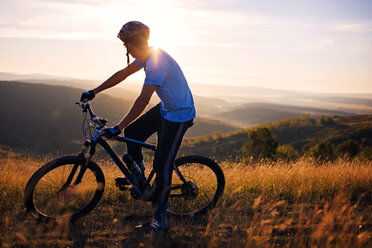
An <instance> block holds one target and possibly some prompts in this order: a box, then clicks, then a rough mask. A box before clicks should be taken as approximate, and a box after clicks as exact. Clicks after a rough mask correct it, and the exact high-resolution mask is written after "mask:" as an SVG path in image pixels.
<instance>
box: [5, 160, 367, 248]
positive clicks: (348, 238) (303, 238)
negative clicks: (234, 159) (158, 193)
mask: <svg viewBox="0 0 372 248" xmlns="http://www.w3.org/2000/svg"><path fill="white" fill-rule="evenodd" d="M44 162H45V161H34V160H30V159H27V158H20V157H19V156H18V155H16V154H13V155H12V154H10V155H9V156H8V157H7V158H4V159H2V160H1V161H0V175H1V180H0V199H1V203H0V213H1V219H0V233H1V234H0V247H72V246H75V247H82V246H85V247H151V246H156V243H153V240H152V239H151V237H150V236H149V235H142V236H138V234H134V233H133V232H132V228H133V226H135V225H137V224H139V223H141V222H143V221H145V220H146V219H147V218H148V217H149V216H150V215H151V206H150V205H149V204H148V203H145V202H141V201H138V200H133V199H131V197H130V196H129V195H128V193H126V192H121V191H119V190H117V189H116V187H115V185H114V178H115V177H116V176H118V175H120V172H119V171H118V170H117V169H116V168H114V167H112V166H111V165H110V164H108V163H107V162H104V161H103V162H102V161H101V162H100V163H99V164H100V165H101V166H102V168H103V170H104V172H105V178H106V188H105V193H104V197H103V199H102V200H101V202H100V203H99V205H98V207H97V208H96V209H95V210H93V211H92V212H91V213H90V214H88V215H87V216H86V217H84V218H83V219H82V220H81V221H79V222H78V223H76V224H74V225H69V224H68V223H66V222H63V221H61V222H57V223H49V224H38V223H37V222H36V221H35V220H34V219H32V218H31V217H30V216H29V215H27V214H26V213H25V210H24V208H23V190H24V187H25V185H26V183H27V181H28V179H29V177H30V176H31V175H32V174H33V173H34V171H35V170H36V169H37V168H38V167H40V166H41V165H42V164H43V163H44ZM221 166H222V168H223V171H224V173H225V179H226V187H225V193H224V195H223V197H222V199H221V201H220V202H219V204H218V206H217V207H216V208H215V209H213V210H212V211H211V213H210V214H209V215H208V216H206V217H205V218H201V219H199V220H189V219H186V220H181V219H172V220H171V221H170V225H171V229H170V231H169V235H170V239H169V240H168V241H167V242H166V243H165V244H162V246H166V247H368V246H371V245H372V228H371V223H372V217H371V216H372V207H371V205H372V204H371V203H372V164H371V162H365V161H358V160H353V161H347V160H338V161H335V162H333V163H327V164H322V165H319V164H317V163H316V162H314V161H312V160H299V161H297V162H294V163H286V162H277V163H268V162H262V163H258V164H254V165H246V164H244V163H228V162H226V163H223V164H222V165H221Z"/></svg>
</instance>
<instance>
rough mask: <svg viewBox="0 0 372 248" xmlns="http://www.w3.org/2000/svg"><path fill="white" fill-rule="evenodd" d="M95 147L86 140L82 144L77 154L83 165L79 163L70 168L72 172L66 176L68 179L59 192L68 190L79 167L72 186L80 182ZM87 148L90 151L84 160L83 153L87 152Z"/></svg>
mask: <svg viewBox="0 0 372 248" xmlns="http://www.w3.org/2000/svg"><path fill="white" fill-rule="evenodd" d="M95 145H96V144H92V142H91V141H89V140H86V141H85V142H84V145H83V148H82V149H81V152H80V153H79V154H78V157H79V159H81V161H83V163H84V165H82V164H81V163H80V162H78V163H76V164H74V167H72V170H71V171H70V174H69V175H68V178H67V180H66V182H65V184H64V185H63V186H62V188H61V190H60V191H63V190H65V189H66V188H68V187H69V186H70V185H71V182H72V179H73V178H74V176H75V174H76V172H77V170H78V168H79V167H80V171H79V174H78V176H77V177H76V180H75V182H74V185H77V184H79V183H80V182H81V180H82V178H83V176H84V173H85V171H86V170H87V168H88V164H89V162H90V160H91V158H92V156H93V154H94V152H95ZM89 146H91V150H90V152H89V154H88V156H87V158H85V153H86V151H87V150H88V147H89Z"/></svg>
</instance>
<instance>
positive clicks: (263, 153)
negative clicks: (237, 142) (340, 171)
mask: <svg viewBox="0 0 372 248" xmlns="http://www.w3.org/2000/svg"><path fill="white" fill-rule="evenodd" d="M248 138H249V141H248V142H246V143H244V144H243V146H242V147H241V152H242V158H243V159H244V160H246V161H252V162H254V161H260V160H263V159H269V160H274V161H275V160H284V161H295V160H297V159H299V158H300V157H301V156H305V157H311V158H314V159H316V160H319V161H333V160H335V159H337V158H340V157H342V158H348V159H353V158H355V157H359V158H361V159H367V160H372V146H362V145H361V144H359V143H358V142H357V141H356V140H353V139H347V140H344V141H343V142H341V143H339V144H338V145H334V144H333V143H332V142H331V141H330V140H327V139H325V140H322V141H320V142H318V143H316V144H306V145H304V146H303V148H302V154H301V153H300V152H299V151H298V150H297V149H295V148H294V147H293V146H291V145H289V144H285V145H279V143H278V140H277V138H276V136H275V135H274V134H273V133H272V131H271V130H270V129H269V128H267V127H258V128H255V129H253V130H251V131H249V133H248Z"/></svg>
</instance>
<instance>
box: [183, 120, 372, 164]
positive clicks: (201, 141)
mask: <svg viewBox="0 0 372 248" xmlns="http://www.w3.org/2000/svg"><path fill="white" fill-rule="evenodd" d="M259 127H268V128H269V129H271V130H272V132H273V133H274V134H275V135H276V137H277V139H278V141H279V144H280V145H283V144H290V145H292V146H294V147H295V148H296V149H298V150H300V151H302V147H303V146H304V145H305V144H314V143H317V142H319V141H321V140H323V139H329V140H330V141H331V142H332V143H334V144H339V143H341V142H342V141H344V140H346V139H355V140H357V141H358V142H359V143H361V144H362V145H368V146H371V145H372V115H357V116H334V117H324V116H322V117H319V118H312V117H310V116H308V115H305V116H300V117H297V118H288V119H285V120H278V121H275V122H272V123H267V124H262V125H260V126H259ZM250 130H251V129H240V130H238V131H234V132H231V133H227V134H221V133H216V134H215V135H208V136H203V137H197V138H189V139H187V140H186V141H185V144H184V146H183V147H182V149H181V153H184V154H194V153H195V154H202V155H205V156H212V157H214V158H215V159H217V160H235V159H238V158H240V148H241V147H242V145H243V144H244V143H245V142H248V132H249V131H250Z"/></svg>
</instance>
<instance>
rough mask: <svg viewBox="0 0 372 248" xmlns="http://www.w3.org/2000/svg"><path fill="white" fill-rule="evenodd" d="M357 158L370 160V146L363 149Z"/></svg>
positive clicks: (371, 153) (371, 154)
mask: <svg viewBox="0 0 372 248" xmlns="http://www.w3.org/2000/svg"><path fill="white" fill-rule="evenodd" d="M358 156H359V158H361V159H366V160H372V146H365V147H363V148H362V149H361V151H360V153H359V154H358Z"/></svg>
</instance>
